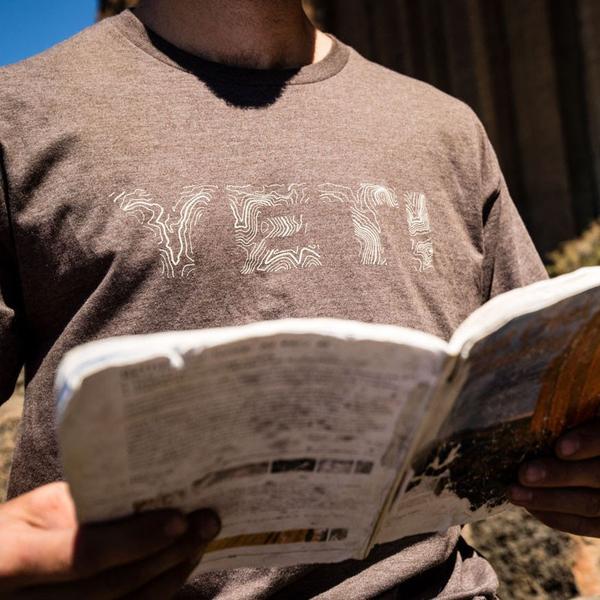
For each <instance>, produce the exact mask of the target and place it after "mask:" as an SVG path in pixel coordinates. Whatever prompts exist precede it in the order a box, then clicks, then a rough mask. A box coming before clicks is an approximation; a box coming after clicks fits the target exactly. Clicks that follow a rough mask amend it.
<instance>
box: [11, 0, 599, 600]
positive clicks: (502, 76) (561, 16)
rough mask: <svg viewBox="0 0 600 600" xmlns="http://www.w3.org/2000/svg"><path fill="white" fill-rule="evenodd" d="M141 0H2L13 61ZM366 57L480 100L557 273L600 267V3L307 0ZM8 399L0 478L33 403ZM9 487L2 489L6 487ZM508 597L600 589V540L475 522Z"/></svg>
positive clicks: (517, 514)
mask: <svg viewBox="0 0 600 600" xmlns="http://www.w3.org/2000/svg"><path fill="white" fill-rule="evenodd" d="M135 4H136V2H135V1H134V0H52V1H51V0H0V65H3V64H9V63H11V62H16V61H17V60H21V59H23V58H26V57H27V56H30V55H32V54H35V53H37V52H40V51H42V50H44V49H45V48H47V47H49V46H51V45H53V44H55V43H57V42H59V41H61V40H63V39H66V38H68V37H70V36H71V35H73V34H74V33H76V32H77V31H79V30H80V29H82V28H84V27H86V26H89V25H91V24H92V23H93V22H94V21H95V20H96V19H98V18H104V17H108V16H111V15H114V14H116V13H118V12H119V11H121V10H123V9H124V8H126V7H128V6H133V5H135ZM305 5H306V9H307V12H308V13H309V15H310V16H311V18H312V19H313V20H314V21H315V23H316V24H317V25H318V26H320V27H321V28H322V29H324V30H326V31H329V32H331V33H333V34H334V35H336V36H337V37H339V38H340V39H341V40H342V41H344V42H346V43H348V44H349V45H351V46H353V47H354V48H356V50H358V51H359V52H360V53H361V54H363V55H364V56H366V57H367V58H369V59H371V60H374V61H376V62H379V63H381V64H382V65H385V66H387V67H389V68H391V69H394V70H397V71H400V72H402V73H404V74H406V75H409V76H412V77H416V78H418V79H421V80H424V81H427V82H429V83H431V84H433V85H434V86H436V87H438V88H440V89H442V90H444V91H445V92H448V93H449V94H451V95H453V96H456V97H458V98H460V99H461V100H463V101H465V102H466V103H467V104H469V105H470V106H471V107H472V108H473V109H474V110H475V112H476V113H477V114H478V115H479V117H480V119H481V120H482V121H483V123H484V125H485V127H486V129H487V131H488V133H489V136H490V138H491V140H492V142H493V144H494V146H495V148H496V151H497V153H498V157H499V159H500V163H501V165H502V169H503V171H504V174H505V176H506V179H507V181H508V184H509V188H510V190H511V193H512V196H513V198H514V200H515V202H516V204H517V206H518V208H519V210H520V212H521V215H522V216H523V219H524V220H525V223H526V224H527V227H528V229H529V231H530V233H531V236H532V237H533V240H534V242H535V244H536V246H537V248H538V250H539V252H540V254H541V255H542V257H543V258H544V260H545V261H546V264H547V265H548V269H549V271H550V273H551V274H553V275H556V274H561V273H565V272H568V271H571V270H574V269H575V268H578V267H579V266H584V265H592V264H600V222H599V221H598V218H599V217H600V0H305ZM19 398H20V396H19V393H17V396H16V399H15V400H14V401H13V402H9V403H8V405H7V406H5V407H2V408H0V488H2V487H3V483H4V480H3V477H5V475H6V473H7V470H8V465H9V463H10V449H11V447H12V440H13V439H14V434H15V431H16V428H17V424H18V419H19V414H20V400H19ZM0 494H1V492H0ZM465 535H466V537H467V538H468V540H469V541H470V542H471V543H472V544H473V545H474V546H475V547H477V549H478V550H480V551H481V552H482V553H483V554H485V555H486V556H487V557H488V558H489V559H490V561H491V562H492V564H493V565H494V567H495V568H496V570H497V572H498V574H499V577H500V579H501V582H502V594H501V596H502V598H509V599H521V598H522V599H532V598H556V599H561V600H562V599H565V600H566V599H571V598H574V597H577V596H580V597H584V596H585V597H588V598H594V597H595V598H600V544H599V543H598V541H595V540H588V539H584V538H575V537H574V536H568V535H563V534H560V533H558V532H554V531H552V530H549V529H547V528H545V527H544V526H541V525H539V524H538V523H537V522H536V521H534V520H533V519H531V518H529V517H528V516H527V515H526V514H525V513H524V512H522V511H516V510H514V511H508V512H507V513H505V514H504V515H501V516H499V517H496V518H494V519H489V520H487V521H485V522H483V523H480V524H476V525H474V526H472V527H468V528H466V529H465Z"/></svg>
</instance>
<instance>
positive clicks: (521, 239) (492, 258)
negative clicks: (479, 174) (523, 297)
mask: <svg viewBox="0 0 600 600" xmlns="http://www.w3.org/2000/svg"><path fill="white" fill-rule="evenodd" d="M483 136H484V140H483V144H482V145H483V159H484V168H483V173H484V177H485V179H487V180H488V181H487V185H486V186H485V188H486V189H487V191H486V194H485V197H484V201H485V202H484V205H483V211H482V218H483V253H484V255H483V281H482V284H483V285H482V290H483V294H484V298H483V299H484V301H487V300H489V299H490V298H493V297H494V296H497V295H498V294H502V293H503V292H507V291H509V290H512V289H514V288H518V287H523V286H525V285H529V284H530V283H535V282H536V281H540V280H542V279H547V278H548V274H547V271H546V269H545V267H544V264H543V262H542V260H541V258H540V255H539V253H538V251H537V250H536V248H535V246H534V244H533V241H532V239H531V237H530V235H529V233H528V231H527V229H526V227H525V224H524V223H523V220H522V218H521V216H520V215H519V212H518V210H517V207H516V206H515V204H514V202H513V200H512V198H511V196H510V193H509V191H508V188H507V185H506V182H505V180H504V176H503V175H502V172H501V170H500V167H499V165H498V160H497V158H496V154H495V152H494V150H493V148H492V145H491V143H490V141H489V139H488V138H487V135H486V134H485V132H483Z"/></svg>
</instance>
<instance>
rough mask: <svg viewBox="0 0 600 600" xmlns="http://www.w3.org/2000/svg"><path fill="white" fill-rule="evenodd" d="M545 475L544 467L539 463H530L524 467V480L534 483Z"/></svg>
mask: <svg viewBox="0 0 600 600" xmlns="http://www.w3.org/2000/svg"><path fill="white" fill-rule="evenodd" d="M544 477H546V469H545V468H544V466H543V465H542V464H541V463H531V464H530V465H528V466H527V468H526V469H525V481H529V482H530V483H536V482H538V481H542V479H544Z"/></svg>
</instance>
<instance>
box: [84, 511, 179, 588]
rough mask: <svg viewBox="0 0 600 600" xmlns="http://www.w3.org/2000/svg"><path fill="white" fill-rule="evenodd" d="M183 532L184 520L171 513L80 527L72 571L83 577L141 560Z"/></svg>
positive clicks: (170, 542)
mask: <svg viewBox="0 0 600 600" xmlns="http://www.w3.org/2000/svg"><path fill="white" fill-rule="evenodd" d="M187 529H188V522H187V520H186V518H185V517H184V516H183V515H182V514H181V513H179V512H177V511H174V510H161V511H152V512H148V513H144V514H140V515H135V516H133V517H128V518H126V519H120V520H118V521H111V522H108V523H101V524H98V525H84V526H83V527H81V529H80V530H79V533H78V534H77V538H76V541H75V548H74V553H73V570H74V572H75V573H76V574H77V575H78V576H80V577H87V576H90V575H93V574H95V573H99V572H100V571H106V570H108V569H111V568H112V567H118V566H121V565H126V564H129V563H132V562H135V561H138V560H141V559H143V558H146V557H148V556H150V555H152V554H155V553H157V552H158V551H160V550H162V549H163V548H165V547H167V546H169V545H171V544H173V542H174V541H175V540H176V539H178V538H180V537H181V536H183V535H184V534H185V532H186V531H187Z"/></svg>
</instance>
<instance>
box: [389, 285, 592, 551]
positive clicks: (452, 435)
mask: <svg viewBox="0 0 600 600" xmlns="http://www.w3.org/2000/svg"><path fill="white" fill-rule="evenodd" d="M462 376H463V377H464V382H463V383H462V389H461V390H460V392H459V394H458V397H457V399H456V402H455V404H454V407H453V409H452V411H451V413H450V415H449V417H448V419H447V420H446V422H445V424H444V425H443V427H442V429H441V431H440V433H439V435H438V440H437V441H435V442H433V443H432V444H430V445H429V446H428V447H426V448H424V449H423V450H422V451H421V452H420V453H419V454H418V455H417V458H416V460H415V461H414V464H413V468H414V471H415V473H414V477H413V478H412V480H410V481H409V482H408V485H407V488H406V492H405V494H404V495H403V497H401V498H399V500H398V502H397V503H396V505H395V506H394V508H393V511H392V513H391V514H390V516H389V518H388V520H387V522H386V527H385V528H384V531H383V532H382V535H381V538H380V539H381V541H386V540H390V539H396V538H398V537H403V536H405V535H412V534H416V533H421V532H425V531H436V530H443V529H446V528H447V527H449V526H450V525H454V524H460V523H466V522H468V521H472V520H476V519H479V518H483V517H485V516H487V515H489V514H492V513H494V512H497V511H499V510H501V509H502V508H504V507H505V505H506V497H505V490H506V488H507V486H508V485H509V484H511V483H513V482H515V481H516V474H517V469H518V466H519V464H520V463H521V462H522V461H523V460H525V459H526V458H530V457H532V456H536V455H541V454H545V453H549V452H552V443H553V442H554V441H555V439H556V437H557V436H558V435H559V433H560V432H562V431H563V430H564V429H565V428H568V427H572V426H574V425H576V424H578V423H581V422H583V421H585V420H587V419H590V418H591V417H593V416H594V415H595V414H596V411H597V410H598V408H600V288H598V287H596V288H594V289H591V290H587V291H586V292H584V293H581V294H580V295H578V296H575V297H572V298H567V299H565V300H562V301H560V302H558V303H556V304H554V305H552V306H549V307H546V308H544V309H542V310H540V311H537V312H534V313H532V314H527V315H524V316H521V317H517V318H515V319H513V320H512V321H509V322H508V323H507V324H505V325H504V326H502V327H501V328H500V329H499V330H497V331H496V332H495V333H492V334H491V335H489V336H488V337H484V338H483V339H480V340H479V341H477V342H476V343H475V344H474V346H473V347H472V348H471V349H470V352H469V356H468V359H467V363H466V369H465V370H464V371H463V372H462Z"/></svg>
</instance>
